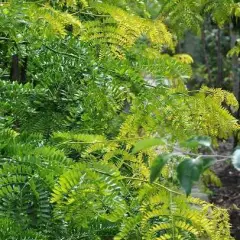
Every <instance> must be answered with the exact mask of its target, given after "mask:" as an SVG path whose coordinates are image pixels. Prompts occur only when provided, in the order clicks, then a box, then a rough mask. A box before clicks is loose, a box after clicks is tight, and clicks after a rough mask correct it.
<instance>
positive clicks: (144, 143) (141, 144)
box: [132, 138, 164, 153]
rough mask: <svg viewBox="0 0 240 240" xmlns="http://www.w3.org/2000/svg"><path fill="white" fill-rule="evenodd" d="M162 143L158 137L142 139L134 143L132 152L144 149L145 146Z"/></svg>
mask: <svg viewBox="0 0 240 240" xmlns="http://www.w3.org/2000/svg"><path fill="white" fill-rule="evenodd" d="M162 144H164V142H163V140H162V139H160V138H150V139H144V140H141V141H139V142H137V143H136V144H135V146H134V148H133V151H132V152H133V153H137V152H139V151H142V150H145V149H147V148H150V147H153V146H158V145H162Z"/></svg>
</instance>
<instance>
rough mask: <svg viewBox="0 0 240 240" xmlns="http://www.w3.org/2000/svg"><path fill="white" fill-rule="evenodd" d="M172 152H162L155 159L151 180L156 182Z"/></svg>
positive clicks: (151, 170)
mask: <svg viewBox="0 0 240 240" xmlns="http://www.w3.org/2000/svg"><path fill="white" fill-rule="evenodd" d="M170 156H171V155H170V154H161V155H159V156H157V158H156V159H155V160H154V161H153V163H152V166H151V168H150V182H151V183H152V182H154V181H155V180H156V178H157V177H158V176H159V175H160V173H161V170H162V168H163V167H164V165H165V164H166V163H167V161H168V160H169V158H170Z"/></svg>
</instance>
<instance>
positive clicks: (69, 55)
mask: <svg viewBox="0 0 240 240" xmlns="http://www.w3.org/2000/svg"><path fill="white" fill-rule="evenodd" d="M43 46H44V47H46V48H47V49H49V50H50V51H52V52H54V53H57V54H61V55H65V56H68V57H73V58H76V59H81V58H80V57H79V56H77V55H75V54H72V53H66V52H59V51H57V50H55V49H53V48H51V47H49V46H47V45H45V44H44V45H43Z"/></svg>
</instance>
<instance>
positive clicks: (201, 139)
mask: <svg viewBox="0 0 240 240" xmlns="http://www.w3.org/2000/svg"><path fill="white" fill-rule="evenodd" d="M181 145H182V146H184V147H189V148H196V147H198V146H204V147H211V145H212V140H211V138H210V137H208V136H196V137H192V138H190V139H188V140H187V141H185V142H183V143H182V144H181Z"/></svg>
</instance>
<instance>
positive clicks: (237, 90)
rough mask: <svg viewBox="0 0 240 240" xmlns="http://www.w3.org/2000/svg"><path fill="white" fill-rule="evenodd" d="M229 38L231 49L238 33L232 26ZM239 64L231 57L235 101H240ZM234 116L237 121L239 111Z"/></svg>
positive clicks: (235, 58)
mask: <svg viewBox="0 0 240 240" xmlns="http://www.w3.org/2000/svg"><path fill="white" fill-rule="evenodd" d="M230 37H231V48H233V47H234V46H235V44H236V41H237V39H238V32H237V31H236V30H235V29H234V27H233V24H231V25H230ZM239 67H240V65H239V62H238V56H236V55H234V56H233V57H232V81H233V94H234V96H235V97H236V99H237V100H238V102H239V100H240V71H239ZM234 116H235V117H236V118H237V119H239V117H240V110H238V111H237V112H236V113H235V114H234ZM237 135H238V133H237V134H236V136H235V137H234V147H236V146H237V145H238V136H237Z"/></svg>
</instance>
